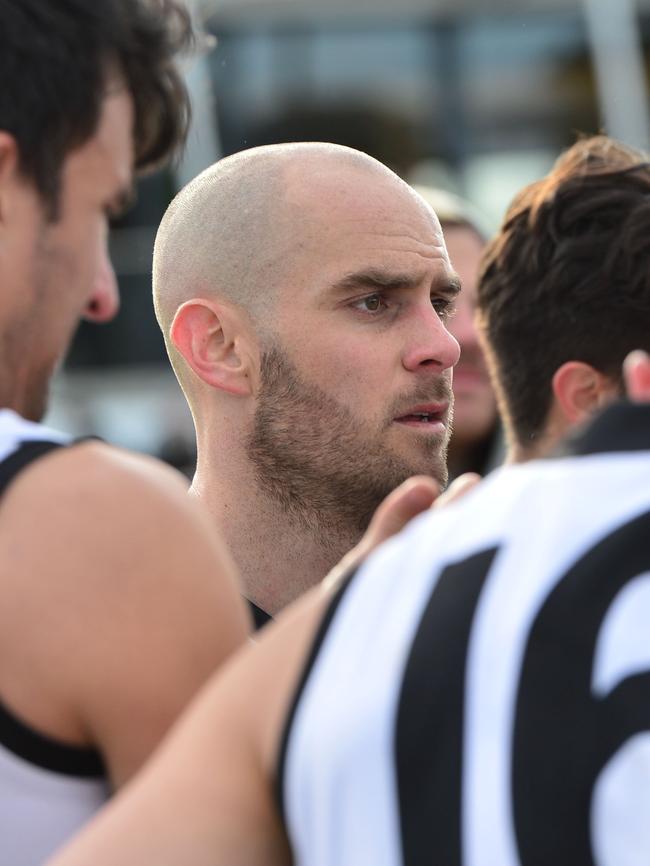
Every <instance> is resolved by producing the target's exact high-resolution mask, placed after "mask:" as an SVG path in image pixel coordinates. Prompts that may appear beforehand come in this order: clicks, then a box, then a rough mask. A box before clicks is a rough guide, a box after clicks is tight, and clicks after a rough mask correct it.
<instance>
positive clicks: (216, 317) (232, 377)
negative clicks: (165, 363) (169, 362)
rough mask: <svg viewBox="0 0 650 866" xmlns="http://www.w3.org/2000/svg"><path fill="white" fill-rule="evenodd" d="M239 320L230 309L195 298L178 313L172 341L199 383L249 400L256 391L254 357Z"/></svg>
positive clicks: (227, 306)
mask: <svg viewBox="0 0 650 866" xmlns="http://www.w3.org/2000/svg"><path fill="white" fill-rule="evenodd" d="M239 319H240V317H239V315H238V313H237V310H236V309H235V308H233V307H231V306H230V305H227V304H222V303H217V302H216V301H212V300H208V299H206V298H193V299H192V300H191V301H186V302H185V303H184V304H182V305H181V306H180V307H179V308H178V310H177V311H176V315H175V316H174V321H173V322H172V326H171V329H170V337H171V341H172V343H173V344H174V346H175V347H176V349H177V350H178V352H180V354H181V355H182V356H183V358H184V359H185V361H186V363H187V364H188V366H189V367H191V368H192V370H193V371H194V372H195V373H196V375H197V376H198V377H199V379H201V380H202V381H203V382H205V383H206V384H208V385H210V386H211V387H213V388H219V390H221V391H227V392H228V393H229V394H238V395H242V396H245V395H248V394H250V393H251V389H252V385H251V372H252V357H251V353H250V351H249V348H248V341H247V338H246V335H245V333H244V332H243V330H242V328H241V327H240V324H241V323H240V321H239Z"/></svg>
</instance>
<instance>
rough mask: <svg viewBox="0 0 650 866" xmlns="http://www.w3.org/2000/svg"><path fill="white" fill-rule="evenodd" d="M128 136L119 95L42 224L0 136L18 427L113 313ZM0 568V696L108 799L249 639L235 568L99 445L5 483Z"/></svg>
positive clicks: (202, 527) (190, 510)
mask: <svg viewBox="0 0 650 866" xmlns="http://www.w3.org/2000/svg"><path fill="white" fill-rule="evenodd" d="M132 124H133V108H132V104H131V99H130V96H129V95H128V94H127V93H126V92H125V91H124V90H123V89H120V88H119V86H118V85H117V84H116V85H115V87H114V88H113V89H112V90H109V92H108V95H107V96H106V98H105V101H104V104H103V108H102V112H101V116H100V120H99V123H98V127H97V129H96V132H95V134H94V135H93V136H92V137H91V138H90V139H89V140H88V141H87V142H86V143H85V144H83V145H82V146H80V147H79V148H78V149H77V150H75V151H74V152H72V153H70V154H69V155H68V157H67V159H66V160H65V163H64V166H63V174H62V198H61V211H60V218H59V219H58V220H57V221H56V222H48V221H47V219H46V217H45V211H44V208H43V204H42V202H41V201H40V200H39V198H38V196H37V194H36V192H35V190H34V189H33V188H32V186H31V185H30V184H29V183H28V182H27V181H26V180H25V179H24V178H23V177H22V175H21V174H20V172H19V170H18V153H17V148H16V143H15V141H14V140H13V138H12V137H11V136H10V135H9V134H8V133H6V132H0V283H1V284H2V286H3V293H2V315H1V317H0V321H1V322H2V325H1V327H0V333H1V334H2V341H1V342H0V351H1V352H2V374H0V376H1V377H2V378H1V379H0V387H1V389H2V392H1V394H0V396H1V397H2V404H1V405H2V406H3V407H5V408H11V409H14V410H15V411H18V412H20V413H22V414H23V415H25V416H27V417H33V418H36V417H39V416H40V413H41V411H42V409H43V406H44V403H45V395H46V393H47V385H48V380H49V376H50V374H51V372H52V369H53V368H54V366H55V365H56V363H58V361H59V359H60V357H61V354H62V353H63V352H64V351H65V349H66V348H67V345H68V343H69V340H70V336H71V334H72V332H73V331H74V328H75V327H76V325H77V323H78V320H79V319H80V318H88V319H90V320H93V321H107V320H108V319H110V318H111V317H112V316H113V315H114V314H115V312H116V311H117V308H118V295H117V286H116V282H115V278H114V275H113V271H112V268H111V266H110V263H109V260H108V256H107V251H106V232H107V213H108V211H109V210H110V209H112V208H114V207H117V206H118V205H119V202H120V200H121V199H122V197H123V195H124V193H125V191H126V190H128V189H129V188H130V186H131V183H132V172H133V169H132V162H133V145H132V133H131V130H132ZM45 491H47V495H44V492H45ZM0 560H1V561H2V562H3V569H2V574H1V576H0V592H1V593H2V597H3V599H4V601H5V603H4V604H3V605H2V609H1V610H0V652H1V653H2V657H3V659H4V661H3V664H2V669H1V670H0V701H2V703H3V704H4V705H5V706H6V707H7V708H8V709H9V710H10V711H12V712H13V713H14V714H15V715H16V716H17V717H19V718H20V719H22V720H23V721H24V722H25V723H26V724H27V725H29V726H31V727H32V728H34V729H35V730H36V731H39V732H41V733H42V734H44V735H46V736H49V737H51V738H53V739H55V740H58V741H61V742H64V743H67V744H71V745H76V746H84V747H89V746H92V747H94V748H96V749H98V750H99V751H100V753H101V754H102V756H103V758H104V761H105V763H106V767H107V771H108V775H109V781H110V782H111V783H112V785H113V786H114V787H115V788H117V787H119V786H121V785H122V784H123V783H124V782H125V781H126V780H127V779H128V778H129V777H130V776H131V775H132V774H133V773H134V772H135V770H136V769H137V768H138V767H139V766H140V765H141V763H142V762H143V761H144V759H145V757H147V755H148V754H149V753H150V752H151V750H152V749H153V747H154V745H156V743H157V742H158V741H159V740H160V738H161V737H162V736H163V734H164V733H165V732H166V730H167V728H168V727H169V725H170V724H171V722H172V720H173V719H174V718H175V717H176V716H177V715H178V713H179V712H180V710H181V709H182V708H183V707H184V705H185V704H186V702H187V701H188V699H189V698H190V697H191V696H192V695H193V694H194V692H195V691H196V690H197V688H198V687H199V685H200V684H201V683H202V682H203V681H204V680H205V679H206V678H207V677H208V676H209V674H210V673H211V672H212V671H213V670H214V668H215V667H216V666H217V665H218V664H219V663H220V662H221V661H222V660H223V659H224V658H225V657H226V655H228V654H229V653H230V652H231V651H232V650H234V649H235V648H236V647H238V646H239V645H241V644H242V643H243V642H244V641H245V639H246V635H247V633H248V620H247V616H246V613H245V611H244V609H243V608H242V605H241V601H240V599H239V596H238V592H237V589H236V586H235V578H234V574H233V565H232V563H231V561H230V559H229V557H228V554H227V553H226V550H225V548H224V547H223V545H222V543H221V541H220V540H219V538H218V537H216V536H215V533H214V530H213V528H212V527H210V526H209V524H208V522H206V518H205V515H204V514H203V513H202V512H201V511H200V509H198V508H197V505H196V503H194V502H192V501H191V500H189V499H188V497H187V496H186V493H185V488H184V485H183V482H182V481H181V480H180V478H179V477H178V476H177V475H176V473H174V472H172V471H170V470H168V469H167V468H165V467H163V466H162V465H159V464H157V463H156V462H155V461H151V460H148V459H145V458H140V457H135V456H133V455H129V454H127V453H125V452H121V451H118V450H116V449H112V448H109V447H108V446H106V445H103V444H100V443H86V444H81V445H77V446H75V447H73V448H69V449H62V450H60V451H56V452H53V453H52V454H50V455H48V456H47V457H44V458H41V459H39V460H37V461H35V462H34V463H32V464H30V466H29V467H28V468H27V469H26V470H24V471H23V472H21V473H20V474H19V475H18V476H17V478H16V479H15V481H14V482H13V483H12V484H11V485H10V486H9V488H8V489H7V491H6V492H5V493H4V495H3V498H2V524H1V526H0Z"/></svg>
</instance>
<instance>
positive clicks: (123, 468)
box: [3, 440, 192, 544]
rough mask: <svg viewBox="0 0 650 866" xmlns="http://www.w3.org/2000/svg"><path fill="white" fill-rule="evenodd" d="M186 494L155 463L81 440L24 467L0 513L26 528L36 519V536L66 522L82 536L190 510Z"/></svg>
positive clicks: (178, 480) (176, 479)
mask: <svg viewBox="0 0 650 866" xmlns="http://www.w3.org/2000/svg"><path fill="white" fill-rule="evenodd" d="M186 492H187V491H186V482H185V481H184V479H183V477H182V476H181V475H180V474H179V473H177V472H176V471H175V470H173V469H171V468H170V467H168V466H165V465H164V464H162V463H161V462H159V461H157V460H155V459H153V458H150V457H148V456H145V455H141V454H133V453H130V452H128V451H125V450H122V449H119V448H116V447H113V446H110V445H107V444H105V443H103V442H100V441H97V440H87V441H84V442H81V443H78V444H74V445H70V446H68V447H63V448H56V449H54V450H52V451H50V452H49V453H48V454H46V455H45V456H42V457H40V458H38V459H36V460H34V461H33V462H32V463H30V464H29V465H28V466H26V467H25V468H24V469H23V471H22V472H21V473H20V474H19V475H18V476H17V478H16V479H15V480H14V482H13V483H12V484H11V485H10V486H9V488H8V489H7V491H6V493H5V495H4V496H3V509H4V512H5V516H6V517H7V518H12V517H13V519H15V520H17V521H20V519H21V516H24V517H26V518H27V520H28V522H29V523H30V524H32V525H33V524H34V522H35V519H36V516H37V515H41V516H42V517H43V523H41V524H40V526H39V529H40V532H41V533H43V532H45V533H47V532H48V528H51V527H54V526H57V525H58V526H61V525H63V524H65V523H66V522H67V521H73V522H74V523H75V525H76V526H78V527H79V530H81V527H84V528H85V529H86V531H93V529H94V531H96V532H100V531H101V530H102V525H103V524H102V522H101V521H102V520H108V521H109V522H110V524H111V525H112V526H113V527H115V526H116V525H130V526H131V528H132V529H135V528H136V526H137V524H142V525H146V524H147V523H150V522H152V520H153V519H154V518H155V517H160V516H161V515H162V514H164V512H165V511H169V510H171V511H175V512H178V513H183V512H186V511H188V510H192V509H191V507H190V503H189V499H188V497H187V495H186ZM145 506H146V507H145ZM133 521H137V523H136V522H133ZM104 525H105V524H104ZM79 535H80V536H81V531H79ZM80 542H81V543H82V544H83V538H81V537H80Z"/></svg>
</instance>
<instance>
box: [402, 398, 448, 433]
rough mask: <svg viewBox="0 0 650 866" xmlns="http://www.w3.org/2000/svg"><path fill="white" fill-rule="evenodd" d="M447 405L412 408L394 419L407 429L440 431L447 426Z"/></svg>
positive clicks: (436, 404) (438, 404)
mask: <svg viewBox="0 0 650 866" xmlns="http://www.w3.org/2000/svg"><path fill="white" fill-rule="evenodd" d="M448 408H449V405H448V404H447V403H431V404H428V405H422V406H413V408H412V409H410V410H409V411H408V412H405V413H404V414H403V415H399V416H398V417H397V418H395V421H396V422H397V423H398V424H405V425H406V426H408V427H422V428H424V429H428V430H434V429H436V430H437V429H441V428H444V427H446V426H447V410H448Z"/></svg>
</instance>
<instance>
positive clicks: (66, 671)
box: [0, 442, 248, 783]
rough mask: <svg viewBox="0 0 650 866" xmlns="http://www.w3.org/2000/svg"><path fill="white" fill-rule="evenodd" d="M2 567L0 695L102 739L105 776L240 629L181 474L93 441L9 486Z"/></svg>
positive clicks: (151, 734)
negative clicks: (105, 768)
mask: <svg viewBox="0 0 650 866" xmlns="http://www.w3.org/2000/svg"><path fill="white" fill-rule="evenodd" d="M0 563H2V568H1V569H0V592H1V593H2V597H3V605H2V612H0V652H2V656H3V658H6V659H11V664H9V663H8V664H6V665H4V666H3V669H2V671H0V697H2V698H3V699H4V700H5V701H7V702H8V703H9V704H10V705H13V706H14V707H15V708H16V709H17V710H18V711H20V712H21V713H22V715H24V716H25V717H26V718H27V719H29V720H30V721H32V722H33V723H34V724H36V725H37V726H39V727H41V728H42V729H43V730H44V731H45V732H47V733H49V734H51V735H53V736H59V737H61V738H64V739H68V740H71V741H73V742H79V743H80V744H81V743H84V744H88V743H92V744H96V745H99V746H100V747H102V749H103V750H104V751H105V753H106V755H107V757H108V763H109V765H111V764H112V766H111V770H112V774H113V777H114V780H115V781H116V783H119V782H120V781H121V780H122V779H123V778H126V777H127V776H128V775H130V773H131V772H132V770H133V769H134V768H135V767H136V766H137V765H138V764H139V763H141V761H142V759H143V757H145V756H146V754H147V753H148V751H150V749H151V747H152V746H153V744H154V743H155V742H156V741H157V739H159V737H160V736H161V735H162V733H164V730H165V729H166V727H167V726H168V724H169V722H170V721H171V720H172V719H173V718H174V717H175V716H176V715H177V714H178V712H179V711H180V710H181V708H182V707H183V705H184V703H185V702H186V701H187V700H188V698H189V697H191V695H192V694H193V693H194V691H195V690H196V689H197V688H198V686H199V685H200V684H201V683H202V682H203V681H204V680H205V679H206V678H207V676H208V675H209V674H210V673H211V671H212V670H214V668H215V666H216V665H217V664H218V663H220V662H221V661H222V660H223V659H224V658H225V657H226V656H227V655H228V654H229V653H230V652H231V651H232V650H233V649H234V648H236V647H237V646H238V645H239V644H241V643H242V641H243V640H244V639H245V637H246V634H247V631H248V622H247V619H246V611H245V610H244V607H243V604H242V603H241V600H240V598H239V595H238V591H237V584H236V578H235V573H234V568H233V565H232V562H231V560H230V557H229V555H228V553H227V551H226V550H225V547H224V545H223V544H222V542H221V540H220V538H219V537H218V534H217V532H216V530H215V529H213V528H212V527H211V526H210V525H209V522H208V519H207V517H206V515H205V514H204V513H203V511H202V510H201V509H200V507H199V506H198V504H197V503H195V502H194V501H192V499H191V498H190V497H189V496H188V495H187V492H186V488H185V485H184V483H183V480H182V479H181V478H180V476H178V477H177V475H176V473H175V472H174V471H173V470H171V469H168V468H167V467H165V466H163V465H162V464H159V463H157V462H156V461H154V460H151V459H147V458H144V457H140V456H137V455H131V454H128V453H126V452H123V451H120V450H118V449H114V448H111V447H109V446H107V445H104V444H102V443H98V442H88V443H84V444H80V445H76V446H74V447H72V448H66V449H61V450H57V451H55V452H53V453H51V454H49V455H47V456H46V457H43V458H41V459H39V460H37V461H35V463H34V464H32V465H30V467H29V468H28V469H26V470H25V471H24V472H23V473H21V475H20V477H19V478H18V480H16V481H15V482H14V483H13V484H12V485H11V486H10V487H9V489H8V490H7V492H6V494H5V496H4V497H3V499H2V503H1V505H0ZM53 671H56V677H53ZM46 695H47V700H46V699H45V696H46ZM116 699H118V700H117V702H116ZM136 721H137V722H139V726H138V725H137V724H136ZM129 728H130V731H129V733H128V736H127V735H126V731H127V730H128V729H129Z"/></svg>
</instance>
